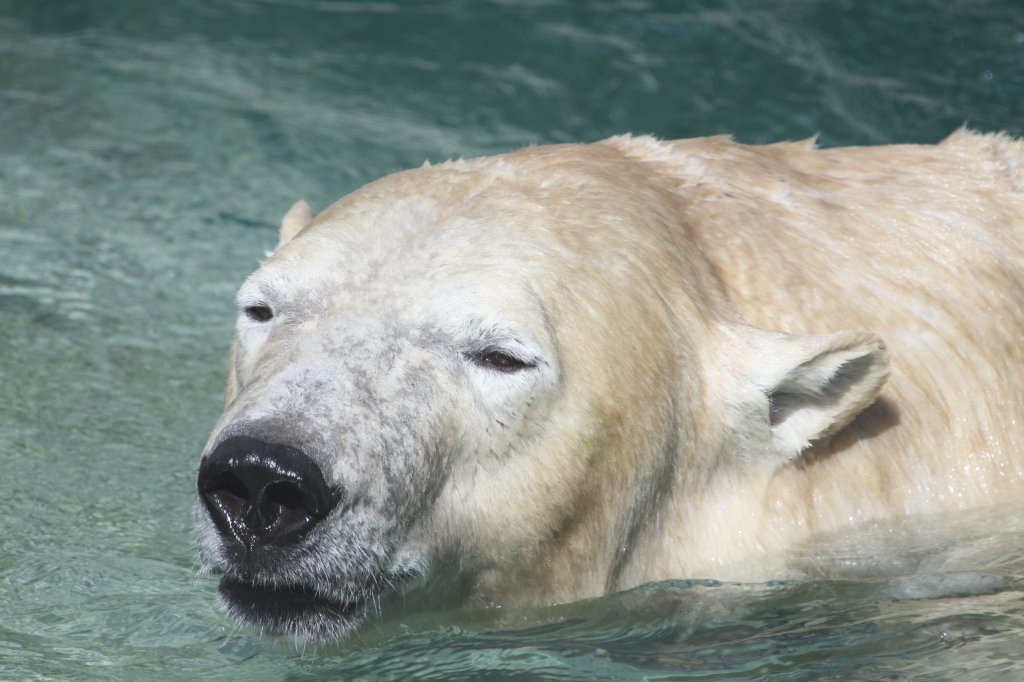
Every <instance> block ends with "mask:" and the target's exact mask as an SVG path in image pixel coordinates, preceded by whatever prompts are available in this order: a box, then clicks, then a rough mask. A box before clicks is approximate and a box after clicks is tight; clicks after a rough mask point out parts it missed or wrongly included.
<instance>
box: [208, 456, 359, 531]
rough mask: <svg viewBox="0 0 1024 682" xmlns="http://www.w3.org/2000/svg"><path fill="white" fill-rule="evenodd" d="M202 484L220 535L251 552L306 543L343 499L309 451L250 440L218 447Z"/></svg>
mask: <svg viewBox="0 0 1024 682" xmlns="http://www.w3.org/2000/svg"><path fill="white" fill-rule="evenodd" d="M198 483H199V496H200V497H201V498H202V500H203V503H204V504H205V505H206V509H207V510H208V511H209V512H210V518H212V519H213V522H214V523H215V524H216V526H217V528H218V529H219V530H220V532H221V535H223V536H224V538H225V539H234V540H236V541H237V542H239V543H241V544H242V546H243V547H245V549H246V550H252V549H253V547H255V546H256V545H257V544H263V545H265V546H281V545H286V544H288V543H290V542H294V541H296V540H299V539H301V538H302V537H304V536H305V535H306V533H307V532H308V531H309V529H311V528H312V527H313V526H315V525H316V524H317V522H319V521H320V520H322V519H324V518H325V517H326V516H327V515H328V514H329V513H330V512H331V509H333V508H334V507H335V506H337V504H338V502H339V501H340V499H341V491H340V490H338V489H336V488H334V489H332V488H330V487H328V485H327V482H326V481H324V477H323V474H322V473H320V468H319V467H318V466H317V465H316V463H314V462H313V460H312V459H310V458H309V456H308V455H306V454H305V453H304V452H302V451H301V450H298V449H296V448H293V447H290V446H288V445H278V444H274V443H266V442H264V441H261V440H257V439H255V438H249V437H247V436H236V437H233V438H229V439H227V440H225V441H224V442H223V443H221V444H220V445H218V446H217V447H216V449H214V451H213V452H212V453H210V455H209V456H208V457H207V458H206V459H204V460H203V463H202V464H201V465H200V466H199V480H198Z"/></svg>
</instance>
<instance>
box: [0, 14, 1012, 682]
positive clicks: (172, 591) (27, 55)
mask: <svg viewBox="0 0 1024 682" xmlns="http://www.w3.org/2000/svg"><path fill="white" fill-rule="evenodd" d="M964 122H968V123H969V124H970V125H971V126H973V127H976V128H980V129H983V130H996V129H1007V130H1009V131H1011V132H1013V133H1016V134H1022V133H1024V5H1022V4H1021V3H1020V1H1019V0H1001V1H995V0H991V1H989V0H959V1H958V0H932V1H927V2H926V1H921V2H873V3H869V2H853V1H842V0H838V1H835V0H833V1H829V0H772V1H770V2H769V1H751V2H738V1H736V2H729V1H726V0H719V1H710V0H708V1H702V2H654V1H651V2H645V1H644V0H607V1H603V2H592V3H584V2H578V1H576V2H574V1H571V0H563V1H561V2H555V1H551V2H545V1H543V0H530V1H523V2H513V1H511V0H509V1H504V2H499V1H483V0H480V1H470V0H464V1H461V2H443V3H429V2H405V3H395V2H384V1H381V2H357V1H352V2H330V1H328V0H251V1H247V0H162V1H161V2H138V1H137V2H131V1H130V0H97V1H95V2H84V1H83V2H71V1H65V2H59V1H56V0H24V1H13V0H0V500H2V502H3V505H2V512H0V514H2V515H0V679H5V680H6V679H11V680H25V679H60V678H66V679H124V680H137V679H153V680H164V679H182V680H185V679H226V680H234V679H244V680H275V679H296V680H305V679H349V678H359V677H362V678H366V679H413V678H418V679H438V680H453V679H509V680H512V679H515V680H528V679H537V678H543V679H580V680H591V679H702V680H708V679H770V680H804V679H807V680H811V679H865V680H877V679H950V680H961V679H991V680H1004V679H1005V680H1012V679H1024V645H1022V641H1024V600H1022V597H1024V549H1022V547H1024V542H1022V540H1024V531H1022V527H1024V513H1021V512H1020V511H1019V510H1018V511H1012V510H1011V511H1006V510H1002V511H1000V512H999V513H997V514H994V515H992V518H991V519H990V520H989V521H988V525H990V526H991V527H992V528H994V530H993V531H992V532H991V533H990V534H987V535H983V536H980V537H978V538H976V540H975V542H973V544H972V545H971V546H970V547H969V548H968V549H969V551H960V550H957V551H956V552H953V554H952V556H953V558H950V556H951V555H950V554H949V549H948V547H944V546H941V547H939V549H938V550H936V549H934V547H933V548H932V549H929V550H927V551H925V550H922V551H921V552H920V553H914V552H910V553H908V552H907V548H906V547H905V546H904V545H902V544H901V545H900V546H899V547H896V546H894V545H891V544H886V543H885V542H884V539H885V537H886V534H887V533H890V532H891V531H889V530H882V531H878V532H876V533H875V534H874V535H872V536H871V538H869V539H868V540H867V541H866V545H867V546H869V547H870V546H877V548H879V549H880V550H881V551H880V552H877V553H874V554H872V553H868V554H866V555H865V557H862V558H860V559H848V558H847V559H844V560H843V561H840V562H839V563H840V564H841V565H851V566H853V568H852V569H850V571H848V574H844V573H843V571H841V570H840V571H838V572H837V571H836V568H835V566H832V567H831V568H829V570H827V571H825V570H823V571H822V572H821V574H820V575H819V576H818V577H812V578H810V579H808V580H806V581H802V582H799V583H791V584H778V585H715V584H705V583H665V584H661V585H655V586H649V587H645V588H642V589H639V590H636V591H633V592H630V593H626V594H623V595H616V596H612V597H608V598H605V599H598V600H594V601H591V602H586V603H582V604H573V605H565V606H560V607H555V608H551V609H539V610H529V611H509V610H499V609H495V610H490V611H478V612H451V613H440V614H425V615H419V616H409V617H407V618H406V617H403V618H398V619H392V620H389V621H384V622H382V623H379V624H377V625H375V626H372V627H370V628H368V629H367V631H366V632H365V633H363V635H362V636H361V637H359V638H357V640H356V641H353V642H350V643H348V644H346V645H343V646H340V647H334V648H328V649H321V650H318V651H315V652H314V651H312V650H307V651H302V650H297V649H296V648H295V647H294V646H292V645H291V644H289V643H287V642H275V641H273V640H269V639H261V638H260V637H259V635H258V633H253V632H249V631H244V630H236V629H234V628H233V627H232V625H231V624H230V623H228V622H227V621H226V620H225V619H224V618H223V617H222V616H221V615H220V614H219V613H217V611H216V610H215V609H214V607H213V597H214V594H215V590H216V585H215V583H214V582H213V581H209V580H197V579H196V578H195V574H194V570H193V562H194V549H195V548H194V544H193V539H192V530H191V519H190V510H191V506H192V503H193V496H194V470H195V466H196V462H197V458H198V453H199V450H200V448H201V446H202V444H203V442H204V440H205V438H206V436H207V434H208V431H209V429H210V427H211V426H212V424H213V422H214V420H215V419H216V417H217V415H218V414H219V410H220V392H221V385H222V376H221V375H222V369H223V363H224V356H225V353H226V349H227V344H228V340H229V336H230V331H231V326H232V324H233V318H234V310H233V304H232V296H233V293H234V290H235V288H236V287H237V286H238V284H239V283H240V282H241V280H242V279H243V278H244V276H245V275H246V274H248V272H250V271H251V270H252V269H253V268H254V267H255V265H256V264H257V263H258V261H259V260H260V258H261V257H262V254H263V252H264V250H265V249H267V248H268V247H270V246H272V245H273V242H274V238H275V226H276V222H277V220H278V218H279V216H280V215H281V213H282V212H283V211H284V210H285V209H286V208H287V207H288V206H289V205H291V203H292V202H293V201H294V200H295V199H297V198H299V197H306V198H308V199H309V200H310V201H311V202H312V203H313V204H314V206H316V207H318V208H319V207H323V206H324V205H326V204H327V203H328V202H330V201H332V200H334V199H335V198H337V197H339V196H341V195H342V194H344V193H346V192H348V191H350V190H352V189H354V188H355V187H357V186H358V185H360V184H362V183H363V182H366V181H368V180H370V179H373V178H375V177H377V176H379V175H382V174H384V173H387V172H390V171H393V170H397V169H399V168H403V167H407V166H414V165H419V164H420V163H422V161H423V160H424V159H431V160H435V161H436V160H443V159H446V158H449V157H454V156H460V155H467V156H468V155H476V154H482V153H491V152H496V151H501V150H506V149H510V148H514V147H517V146H521V145H524V144H528V143H534V142H537V143H545V142H557V141H567V140H593V139H598V138H601V137H604V136H607V135H611V134H616V133H620V132H624V131H632V132H651V133H655V134H658V135H660V136H663V137H685V136H693V135H703V134H711V133H720V132H731V133H734V134H735V135H736V136H737V137H738V138H739V139H741V140H743V141H748V142H756V141H768V140H776V139H782V138H799V137H807V136H810V135H814V134H815V133H820V140H821V142H822V144H828V145H835V144H859V143H881V142H892V141H911V142H931V141H935V140H938V139H939V138H941V137H942V136H944V135H945V134H947V133H949V132H950V131H951V130H953V129H954V128H956V127H957V126H959V125H961V124H962V123H964ZM935 523H936V525H937V526H942V525H943V523H941V522H935ZM981 526H982V527H984V526H985V522H982V523H981ZM873 543H875V544H874V545H873ZM938 545H942V543H938ZM854 554H856V552H854ZM844 556H845V555H844ZM851 556H852V555H851ZM878 556H882V557H886V558H887V561H888V563H885V562H883V563H885V565H884V566H882V569H884V570H880V571H879V570H874V569H878V568H879V567H878V566H876V565H874V564H873V563H872V562H875V561H877V557H878ZM894 557H895V558H894ZM908 557H909V558H908ZM922 557H924V558H922ZM844 561H845V563H844ZM812 563H813V562H812ZM862 569H863V570H862ZM812 575H813V572H812ZM866 577H870V579H866Z"/></svg>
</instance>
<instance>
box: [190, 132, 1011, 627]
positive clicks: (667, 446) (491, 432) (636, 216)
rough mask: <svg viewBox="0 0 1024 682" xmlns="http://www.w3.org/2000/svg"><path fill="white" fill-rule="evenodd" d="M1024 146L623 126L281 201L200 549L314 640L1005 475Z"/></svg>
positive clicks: (967, 495)
mask: <svg viewBox="0 0 1024 682" xmlns="http://www.w3.org/2000/svg"><path fill="white" fill-rule="evenodd" d="M1022 145H1024V143H1022V142H1019V141H1016V140H1013V139H1011V138H1009V137H1007V136H1004V135H980V134H974V133H971V132H967V131H959V132H957V133H955V134H953V135H952V136H950V137H949V138H947V139H946V140H945V141H943V142H942V143H941V144H938V145H921V146H918V145H902V146H881V147H864V148H842V149H817V148H815V146H814V144H813V142H799V143H782V144H771V145H765V146H746V145H742V144H738V143H735V142H733V141H731V140H730V139H729V138H726V137H712V138H704V139H694V140H682V141H671V142H670V141H659V140H656V139H653V138H650V137H630V136H623V137H615V138H611V139H609V140H605V141H603V142H598V143H594V144H582V145H555V146H534V147H530V148H527V149H522V150H520V151H516V152H513V153H509V154H504V155H500V156H494V157H487V158H478V159H471V160H458V161H450V162H447V163H443V164H440V165H434V166H431V165H424V167H422V168H419V169H414V170H408V171H404V172H400V173H397V174H394V175H391V176H388V177H385V178H383V179H381V180H378V181H376V182H373V183H371V184H369V185H367V186H365V187H363V188H362V189H359V190H358V191H356V192H354V193H353V194H351V195H349V196H347V197H345V198H343V199H342V200H340V201H339V202H337V203H335V204H334V205H333V206H331V207H329V208H328V209H326V210H325V211H323V212H322V213H320V214H319V215H316V216H314V215H313V213H312V211H311V210H310V209H309V207H308V206H307V205H306V204H305V203H302V202H300V203H298V204H296V205H295V206H294V207H293V208H292V210H291V211H290V212H289V213H288V215H287V216H286V217H285V219H284V221H283V223H282V229H281V243H280V244H279V245H278V247H277V249H276V250H275V251H274V252H273V254H272V255H271V256H270V257H269V258H268V259H267V261H266V262H265V263H263V265H262V266H261V267H260V268H259V269H258V270H257V271H256V272H255V273H254V274H253V275H252V276H251V277H250V278H249V279H248V280H247V281H246V282H245V283H244V284H243V286H242V287H241V290H240V291H239V293H238V307H239V311H240V312H239V318H238V323H237V330H236V334H235V338H234V342H233V344H232V350H231V354H230V359H229V367H228V378H227V388H226V396H225V409H224V413H223V416H222V417H221V419H220V420H219V422H218V423H217V424H216V426H215V428H214V429H213V433H212V435H211V436H210V439H209V442H208V443H207V445H206V448H205V450H204V454H203V456H202V460H201V463H200V466H199V471H198V502H197V505H196V509H195V522H196V527H197V532H198V537H199V548H200V560H201V565H202V567H203V569H204V570H205V571H207V572H209V573H212V574H220V575H222V576H223V577H222V581H221V586H220V598H221V600H222V602H223V604H224V605H225V606H226V608H227V610H228V611H229V612H230V613H231V614H232V615H233V616H234V617H235V618H237V619H238V620H240V621H242V622H246V623H251V624H255V625H257V626H259V627H261V628H263V629H265V630H270V631H275V632H280V633H292V634H294V635H297V636H301V637H307V638H312V639H326V638H336V637H341V636H344V635H346V634H347V633H349V632H350V631H351V630H352V629H353V628H355V627H356V626H357V625H359V624H360V623H361V622H363V621H364V620H365V619H367V618H368V617H370V616H371V615H372V614H374V613H376V612H378V611H379V610H380V609H385V608H388V605H389V604H393V603H396V602H403V603H410V602H413V603H420V604H431V603H445V604H516V605H526V604H548V603H555V602H566V601H571V600H576V599H580V598H585V597H591V596H595V595H601V594H605V593H608V592H611V591H615V590H621V589H625V588H628V587H630V586H634V585H637V584H640V583H643V582H646V581H653V580H659V579H668V578H680V577H690V578H717V579H728V580H761V579H767V578H774V577H785V576H784V574H785V571H786V567H785V565H784V561H783V559H782V557H783V556H784V554H785V551H786V548H788V547H791V546H793V544H794V543H797V542H802V541H805V540H806V539H807V538H810V537H812V536H814V535H815V534H819V533H825V532H832V531H836V530H840V529H842V528H844V527H846V526H850V525H852V524H855V523H858V522H861V521H866V520H869V519H882V518H887V517H894V516H898V515H904V514H910V513H916V512H930V511H940V510H942V511H949V510H960V509H966V508H969V507H976V506H979V505H985V504H991V503H993V502H998V501H999V500H1001V499H1010V498H1016V497H1019V496H1020V494H1021V491H1022V489H1024V488H1022V485H1024V455H1022V453H1024V431H1022V424H1024V411H1022V406H1024V376H1022V375H1024V292H1022V285H1024V278H1022V272H1021V255H1022V248H1024V244H1022V240H1024V169H1022V165H1024V146H1022Z"/></svg>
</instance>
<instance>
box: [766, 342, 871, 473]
mask: <svg viewBox="0 0 1024 682" xmlns="http://www.w3.org/2000/svg"><path fill="white" fill-rule="evenodd" d="M754 331H755V332H756V333H755V334H753V335H752V337H753V338H751V336H748V341H750V342H751V343H752V346H753V349H752V350H753V351H754V352H753V353H752V354H751V356H750V364H748V365H747V371H746V374H747V378H748V380H749V381H752V382H753V384H754V385H755V386H756V387H757V389H758V390H759V392H760V393H761V394H763V395H764V396H765V397H767V399H768V401H767V408H768V415H767V416H768V426H769V430H770V432H771V441H772V446H773V449H774V450H775V452H776V453H778V454H779V455H780V456H781V457H782V458H783V459H784V460H789V459H791V458H793V457H795V456H797V455H798V454H799V453H800V452H801V451H802V450H804V449H805V448H806V447H807V446H808V445H810V444H811V443H812V442H814V441H817V440H820V439H822V438H826V437H828V436H830V435H832V434H834V433H836V432H837V431H839V430H840V429H842V428H843V427H844V426H846V425H847V424H849V423H850V422H851V421H852V420H853V418H854V417H856V416H857V415H858V414H859V413H860V412H861V411H862V410H863V409H864V408H866V407H867V406H869V405H870V404H871V403H872V402H874V400H875V398H876V397H878V394H879V392H880V391H881V390H882V386H883V384H885V380H886V379H887V378H888V376H889V357H888V354H887V353H886V349H885V343H884V342H883V341H882V338H881V337H880V336H878V335H877V334H873V333H869V332H840V333H836V334H824V335H820V336H819V335H815V336H798V335H792V334H783V333H781V332H769V331H764V330H760V329H758V330H754Z"/></svg>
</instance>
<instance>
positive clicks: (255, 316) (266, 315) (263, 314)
mask: <svg viewBox="0 0 1024 682" xmlns="http://www.w3.org/2000/svg"><path fill="white" fill-rule="evenodd" d="M243 312H244V313H245V316H246V317H248V318H249V319H250V320H252V321H253V322H267V321H269V320H271V319H273V317H274V311H273V310H271V309H270V306H268V305H265V304H263V303H259V304H257V305H249V306H246V307H245V308H244V309H243Z"/></svg>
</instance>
